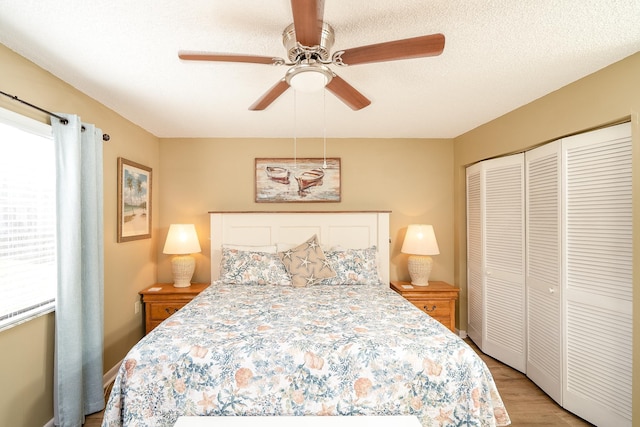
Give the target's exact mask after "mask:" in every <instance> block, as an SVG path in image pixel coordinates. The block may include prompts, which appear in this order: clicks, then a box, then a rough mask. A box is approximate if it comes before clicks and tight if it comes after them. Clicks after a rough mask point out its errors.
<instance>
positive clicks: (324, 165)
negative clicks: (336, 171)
mask: <svg viewBox="0 0 640 427" xmlns="http://www.w3.org/2000/svg"><path fill="white" fill-rule="evenodd" d="M322 116H323V122H324V126H323V135H322V137H323V141H324V142H323V144H324V147H323V150H324V153H323V155H324V158H323V162H322V169H326V168H327V91H326V90H325V89H322Z"/></svg>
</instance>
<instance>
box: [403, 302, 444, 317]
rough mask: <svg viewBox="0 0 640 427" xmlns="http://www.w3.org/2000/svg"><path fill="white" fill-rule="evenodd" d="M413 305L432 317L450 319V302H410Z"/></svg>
mask: <svg viewBox="0 0 640 427" xmlns="http://www.w3.org/2000/svg"><path fill="white" fill-rule="evenodd" d="M410 301H411V303H412V304H413V305H415V306H416V307H418V308H419V309H420V310H422V311H424V312H425V313H427V314H428V315H429V316H431V317H444V318H448V317H449V316H450V315H451V303H450V300H424V301H416V300H410Z"/></svg>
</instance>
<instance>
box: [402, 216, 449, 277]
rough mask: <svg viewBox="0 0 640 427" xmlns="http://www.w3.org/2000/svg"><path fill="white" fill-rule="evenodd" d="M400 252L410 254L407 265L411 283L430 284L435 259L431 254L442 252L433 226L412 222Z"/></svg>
mask: <svg viewBox="0 0 640 427" xmlns="http://www.w3.org/2000/svg"><path fill="white" fill-rule="evenodd" d="M400 252H402V253H405V254H409V259H408V261H407V267H408V269H409V276H410V277H411V284H412V285H414V286H428V285H429V275H430V274H431V267H432V265H433V260H432V259H431V256H430V255H438V254H440V249H439V248H438V241H437V240H436V234H435V232H434V231H433V226H431V225H428V224H411V225H409V226H408V227H407V233H406V234H405V236H404V242H403V243H402V249H400Z"/></svg>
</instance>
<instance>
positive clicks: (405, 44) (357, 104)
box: [178, 0, 444, 110]
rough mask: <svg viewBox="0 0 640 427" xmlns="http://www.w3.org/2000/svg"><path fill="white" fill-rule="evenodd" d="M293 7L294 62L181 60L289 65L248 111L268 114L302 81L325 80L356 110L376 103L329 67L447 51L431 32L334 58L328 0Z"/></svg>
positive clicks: (184, 55) (296, 1)
mask: <svg viewBox="0 0 640 427" xmlns="http://www.w3.org/2000/svg"><path fill="white" fill-rule="evenodd" d="M291 9H292V12H293V24H291V25H289V26H288V27H287V28H286V29H285V30H284V32H283V34H282V43H283V45H284V47H285V49H286V50H287V58H288V59H289V62H287V61H286V60H285V59H283V58H278V57H271V56H257V55H242V54H229V53H206V52H193V51H180V52H178V57H179V58H180V59H184V60H190V61H221V62H247V63H254V64H270V65H287V66H289V67H290V68H289V70H287V72H286V74H285V76H284V77H283V78H282V79H280V80H279V81H278V82H277V83H276V84H275V85H274V86H272V87H271V88H270V89H269V90H268V91H267V92H266V93H265V94H264V95H262V96H261V97H260V98H259V99H258V100H257V101H256V102H255V103H253V105H251V106H250V107H249V110H264V109H265V108H267V107H268V106H269V105H270V104H271V103H272V102H273V101H275V100H276V99H277V98H278V97H279V96H280V95H282V94H283V93H284V92H285V91H286V90H287V89H289V87H290V86H296V84H297V82H298V81H300V80H320V81H321V82H320V84H321V86H320V87H322V86H324V87H326V89H328V90H329V91H330V92H331V93H333V94H334V95H335V96H337V97H338V98H339V99H340V100H341V101H342V102H344V103H345V104H347V105H348V106H349V107H350V108H351V109H353V110H360V109H362V108H364V107H366V106H367V105H369V104H371V101H370V100H369V99H367V98H366V97H365V96H364V95H363V94H361V93H360V92H358V91H357V90H356V89H355V88H354V87H353V86H351V85H350V84H349V83H347V82H346V81H345V80H343V79H342V78H340V77H339V76H338V75H337V74H336V73H334V72H333V71H332V70H331V69H330V68H329V67H328V65H330V64H333V65H337V66H350V65H358V64H367V63H372V62H383V61H395V60H399V59H411V58H421V57H425V56H437V55H440V54H441V53H442V51H443V50H444V35H442V34H431V35H427V36H419V37H413V38H409V39H402V40H396V41H391V42H384V43H377V44H371V45H367V46H360V47H355V48H351V49H345V50H340V51H337V52H334V53H333V55H331V56H329V53H330V49H331V47H332V46H333V43H334V40H335V38H334V31H333V28H332V27H331V26H330V25H329V24H328V23H326V22H324V21H323V15H324V0H291Z"/></svg>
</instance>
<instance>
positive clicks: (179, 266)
mask: <svg viewBox="0 0 640 427" xmlns="http://www.w3.org/2000/svg"><path fill="white" fill-rule="evenodd" d="M195 269H196V259H195V258H194V257H192V256H191V255H176V256H174V257H173V259H172V260H171V271H172V272H173V286H174V287H176V288H188V287H189V286H191V278H192V277H193V272H194V271H195Z"/></svg>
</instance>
